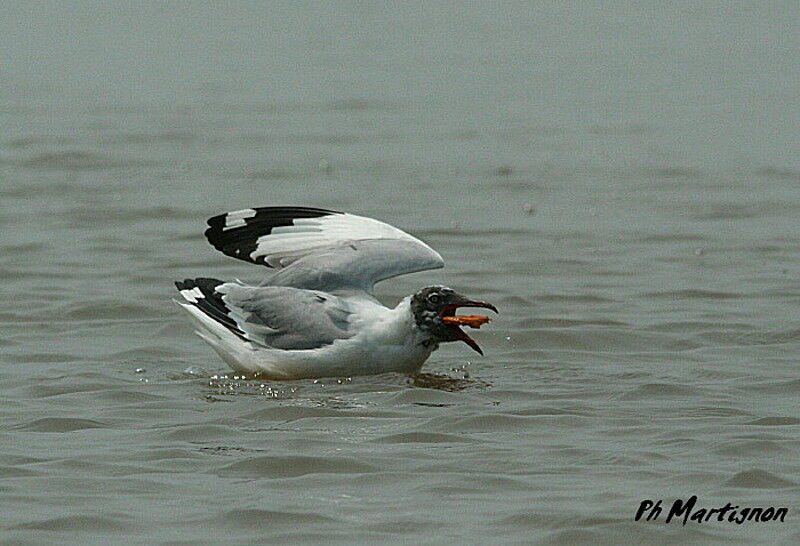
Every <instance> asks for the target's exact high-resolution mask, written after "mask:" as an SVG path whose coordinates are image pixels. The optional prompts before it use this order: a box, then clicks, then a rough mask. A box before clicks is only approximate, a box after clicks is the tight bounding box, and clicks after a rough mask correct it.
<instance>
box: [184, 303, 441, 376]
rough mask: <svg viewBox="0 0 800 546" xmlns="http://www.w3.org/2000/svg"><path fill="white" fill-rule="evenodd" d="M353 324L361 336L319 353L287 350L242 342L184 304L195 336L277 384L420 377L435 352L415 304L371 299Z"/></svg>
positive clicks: (237, 366)
mask: <svg viewBox="0 0 800 546" xmlns="http://www.w3.org/2000/svg"><path fill="white" fill-rule="evenodd" d="M349 303H350V305H351V306H352V308H353V309H352V311H353V313H352V315H351V319H350V320H351V324H352V326H353V328H354V329H355V330H357V331H358V333H357V334H356V335H355V336H353V337H350V338H346V339H337V340H335V341H334V342H333V343H331V344H329V345H325V346H323V347H319V348H315V349H301V350H283V349H273V348H270V347H265V346H262V345H258V344H254V343H250V342H247V341H243V340H242V339H241V338H240V337H238V336H236V335H235V334H233V333H232V332H231V331H230V330H229V329H227V328H225V327H224V326H222V325H221V324H220V323H219V322H217V321H215V320H213V319H211V318H209V316H208V315H206V314H205V313H203V312H202V311H200V310H199V309H198V308H197V307H195V306H193V305H190V304H185V303H179V304H180V305H181V307H183V308H184V309H185V310H186V311H187V312H188V313H189V315H190V316H191V317H192V318H193V321H194V323H195V324H196V325H197V326H198V330H197V331H196V333H197V335H199V336H200V337H201V338H202V339H203V340H205V341H206V342H207V343H208V344H209V345H211V347H212V348H213V349H214V350H215V351H216V352H217V354H219V356H220V357H222V359H223V360H224V361H225V362H226V363H227V364H228V365H229V366H231V368H233V369H234V370H235V371H238V372H247V373H259V374H263V375H264V376H266V377H269V378H272V379H302V378H314V377H346V376H357V375H372V374H381V373H388V372H397V373H404V374H410V373H416V372H418V371H419V369H420V368H421V367H422V365H423V364H424V363H425V361H426V360H427V359H428V357H429V356H430V355H431V353H432V352H433V351H434V350H436V348H437V347H438V344H436V343H430V340H429V336H425V335H424V334H423V333H422V332H421V331H420V330H419V328H417V326H416V324H415V323H414V317H413V315H412V313H411V309H410V298H404V299H403V300H402V301H401V302H400V303H399V304H398V305H397V307H395V308H394V309H389V308H387V307H384V306H383V305H381V304H380V303H377V302H376V301H374V300H372V299H370V298H359V299H354V300H351V301H350V302H349Z"/></svg>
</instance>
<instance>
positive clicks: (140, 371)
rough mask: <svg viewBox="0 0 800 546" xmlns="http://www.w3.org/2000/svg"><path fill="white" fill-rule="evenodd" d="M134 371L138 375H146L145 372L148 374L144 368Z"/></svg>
mask: <svg viewBox="0 0 800 546" xmlns="http://www.w3.org/2000/svg"><path fill="white" fill-rule="evenodd" d="M134 371H135V372H136V373H144V372H146V371H147V370H145V369H144V368H136V369H135V370H134Z"/></svg>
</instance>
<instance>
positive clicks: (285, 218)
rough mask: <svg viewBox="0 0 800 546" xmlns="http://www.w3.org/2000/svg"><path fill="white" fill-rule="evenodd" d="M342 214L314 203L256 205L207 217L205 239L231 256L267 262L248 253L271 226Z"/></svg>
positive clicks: (269, 231)
mask: <svg viewBox="0 0 800 546" xmlns="http://www.w3.org/2000/svg"><path fill="white" fill-rule="evenodd" d="M332 214H344V213H342V212H339V211H336V210H329V209H320V208H313V207H255V208H250V209H242V210H238V211H232V212H227V213H225V214H219V215H217V216H212V217H211V218H209V219H208V220H206V224H208V226H209V227H208V229H206V231H205V236H206V239H207V240H208V242H209V243H211V246H213V247H214V248H216V249H217V250H219V251H220V252H222V253H223V254H225V255H226V256H230V257H232V258H237V259H239V260H244V261H246V262H251V263H256V264H259V265H266V266H267V267H269V264H267V263H266V262H265V261H264V260H263V258H262V259H252V258H250V255H251V254H252V253H253V252H254V251H255V250H256V248H257V246H258V239H259V237H263V236H265V235H269V234H270V233H271V232H272V229H273V228H276V227H281V226H291V225H292V222H293V221H294V220H295V219H297V218H319V217H321V216H330V215H332Z"/></svg>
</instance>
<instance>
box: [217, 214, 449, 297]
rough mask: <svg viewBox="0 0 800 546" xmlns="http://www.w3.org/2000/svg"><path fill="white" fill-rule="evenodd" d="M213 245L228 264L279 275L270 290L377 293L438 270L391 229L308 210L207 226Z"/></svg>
mask: <svg viewBox="0 0 800 546" xmlns="http://www.w3.org/2000/svg"><path fill="white" fill-rule="evenodd" d="M208 225H209V228H208V229H207V230H206V237H207V238H208V241H209V242H210V243H211V244H212V245H214V247H215V248H217V249H218V250H220V251H222V252H223V253H224V254H227V255H228V256H232V257H234V258H238V259H240V260H244V261H247V262H251V263H254V264H261V265H265V266H267V267H271V268H275V269H278V270H279V271H277V272H276V274H275V275H273V276H272V277H271V278H269V279H268V280H267V281H265V283H264V284H265V285H270V286H292V287H297V288H305V289H312V290H326V291H335V290H349V289H354V290H363V291H366V292H368V293H371V292H372V287H373V285H374V284H375V283H376V282H378V281H380V280H383V279H388V278H391V277H396V276H397V275H403V274H405V273H413V272H415V271H423V270H426V269H436V268H439V267H442V266H444V260H442V257H441V256H440V255H439V253H438V252H436V251H435V250H433V249H432V248H431V247H429V246H428V245H426V244H425V243H423V242H422V241H420V240H419V239H417V238H416V237H412V236H411V235H409V234H408V233H406V232H404V231H402V230H399V229H397V228H395V227H393V226H390V225H389V224H386V223H384V222H380V221H378V220H374V219H372V218H365V217H363V216H356V215H354V214H346V213H342V212H337V211H332V210H325V209H315V208H306V207H263V208H253V209H245V210H240V211H235V212H229V213H227V214H223V215H220V216H215V217H213V218H211V219H210V220H208Z"/></svg>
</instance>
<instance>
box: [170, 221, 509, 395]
mask: <svg viewBox="0 0 800 546" xmlns="http://www.w3.org/2000/svg"><path fill="white" fill-rule="evenodd" d="M208 225H209V228H208V229H207V230H206V232H205V235H206V238H207V239H208V241H209V242H210V243H211V244H212V245H213V246H214V248H216V249H218V250H220V251H222V252H223V253H224V254H226V255H228V256H232V257H234V258H238V259H240V260H244V261H247V262H250V263H254V264H259V265H264V266H267V267H269V268H273V269H274V270H275V271H274V272H273V273H272V274H271V275H270V276H269V277H268V278H267V279H266V280H265V281H264V282H263V283H261V285H260V286H248V285H246V284H244V283H242V282H241V281H238V280H237V281H234V282H223V281H219V280H216V279H209V278H196V279H186V280H185V281H183V282H176V283H175V285H176V286H177V287H178V290H179V291H180V293H181V295H182V296H183V298H184V300H185V301H184V302H179V304H180V305H181V307H183V308H184V309H185V310H186V311H187V312H188V313H189V315H190V316H191V318H192V320H193V322H194V324H195V325H196V326H197V331H196V333H197V335H199V336H200V337H201V338H202V339H203V340H205V341H206V342H207V343H208V344H209V345H211V347H212V348H213V349H214V350H215V351H216V352H217V353H218V354H219V355H220V356H221V357H222V359H223V360H224V361H225V362H227V363H228V364H229V365H230V366H231V367H232V368H233V369H234V370H235V371H238V372H249V373H259V374H262V375H263V376H265V377H268V378H273V379H299V378H317V377H342V376H354V375H368V374H379V373H385V372H399V373H415V372H417V371H419V369H420V368H421V367H422V365H423V363H424V362H425V361H426V360H427V359H428V357H429V356H430V354H431V353H432V352H433V351H435V350H436V349H437V348H438V346H439V344H440V343H442V342H447V341H464V342H465V343H466V344H467V345H469V346H470V347H472V348H473V349H474V350H475V351H477V352H479V353H480V354H483V352H482V351H481V349H480V347H478V344H477V343H476V342H475V341H474V340H473V339H472V338H471V337H469V336H468V335H467V334H466V333H465V332H464V331H463V330H462V329H461V326H470V327H473V328H477V327H479V326H480V325H481V324H483V323H485V322H487V321H488V320H489V319H488V317H484V316H482V315H467V316H456V315H455V311H456V309H458V308H459V307H484V308H488V309H491V310H492V311H494V312H497V309H496V308H495V307H494V306H493V305H492V304H490V303H486V302H483V301H477V300H471V299H468V298H466V297H465V296H462V295H461V294H458V293H457V292H455V291H454V290H452V289H450V288H447V287H445V286H428V287H426V288H423V289H421V290H419V291H418V292H416V293H415V294H412V295H410V296H407V297H405V298H403V299H402V300H401V301H400V303H399V304H398V305H397V306H396V307H395V308H393V309H390V308H388V307H385V306H384V305H382V304H381V303H380V302H379V301H378V300H377V299H376V298H375V296H374V295H373V288H374V284H375V283H376V282H378V281H382V280H384V279H389V278H391V277H396V276H398V275H403V274H406V273H413V272H415V271H423V270H426V269H437V268H440V267H443V266H444V260H442V257H441V256H440V255H439V254H438V253H437V252H436V251H435V250H433V249H432V248H430V247H429V246H428V245H426V244H425V243H423V242H422V241H420V240H419V239H417V238H415V237H412V236H411V235H409V234H408V233H405V232H404V231H401V230H399V229H397V228H395V227H392V226H390V225H388V224H385V223H383V222H379V221H378V220H373V219H372V218H365V217H363V216H356V215H353V214H347V213H342V212H336V211H332V210H325V209H317V208H308V207H262V208H252V209H244V210H239V211H235V212H229V213H227V214H222V215H219V216H215V217H213V218H211V219H209V220H208Z"/></svg>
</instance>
